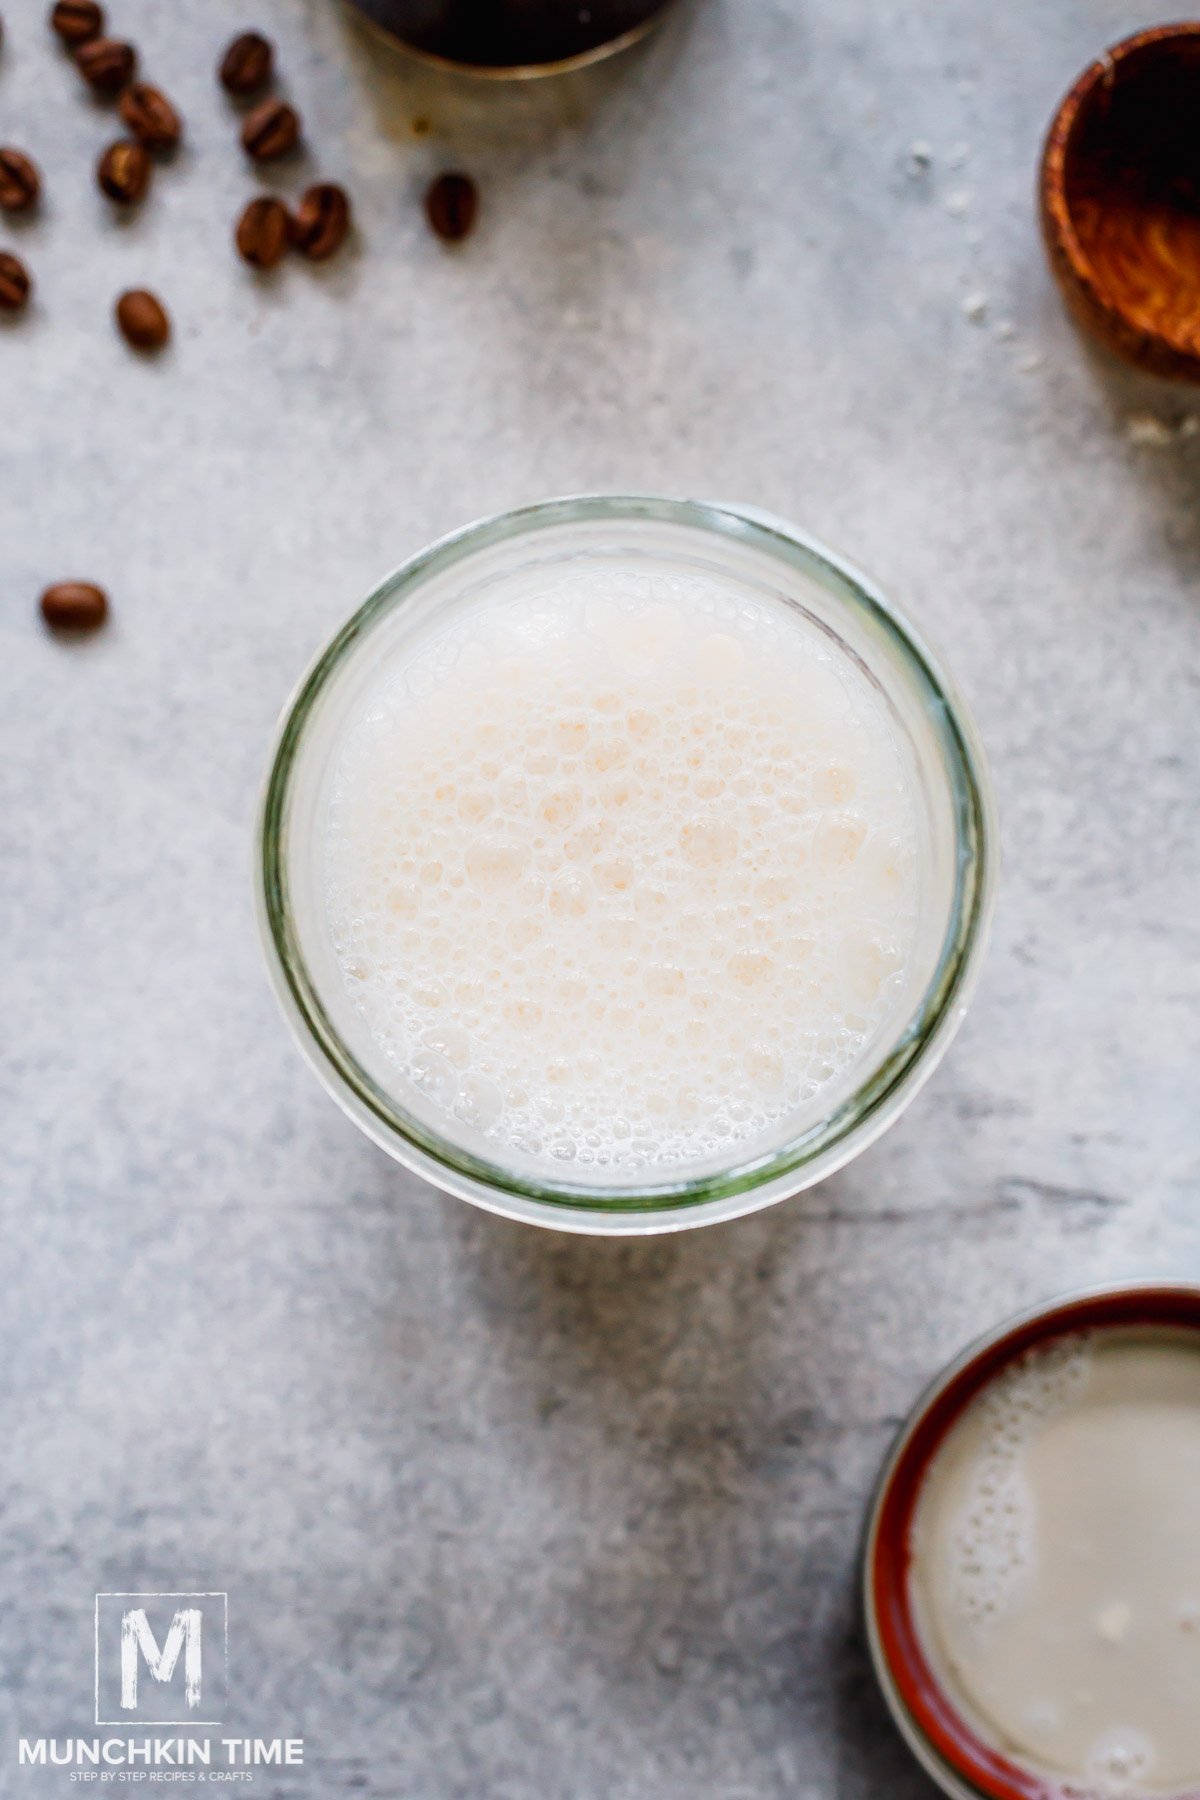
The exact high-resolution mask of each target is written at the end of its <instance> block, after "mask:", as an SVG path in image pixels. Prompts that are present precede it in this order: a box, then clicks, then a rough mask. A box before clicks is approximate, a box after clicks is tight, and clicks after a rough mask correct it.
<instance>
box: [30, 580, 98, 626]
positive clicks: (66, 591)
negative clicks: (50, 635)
mask: <svg viewBox="0 0 1200 1800" xmlns="http://www.w3.org/2000/svg"><path fill="white" fill-rule="evenodd" d="M42 617H43V619H45V621H46V623H47V625H49V626H50V627H51V628H52V629H53V630H54V631H95V629H96V627H97V626H98V625H103V623H104V621H105V619H106V618H107V617H108V595H107V594H106V593H105V592H104V589H103V588H99V587H96V585H95V584H94V583H93V582H91V581H56V582H55V583H54V586H53V587H48V588H47V589H46V591H45V593H44V594H43V595H42Z"/></svg>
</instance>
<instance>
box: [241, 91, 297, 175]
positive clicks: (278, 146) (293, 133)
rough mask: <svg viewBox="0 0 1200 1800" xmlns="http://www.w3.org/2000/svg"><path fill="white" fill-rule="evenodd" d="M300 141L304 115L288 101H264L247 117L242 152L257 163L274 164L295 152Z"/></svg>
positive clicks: (243, 130)
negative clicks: (280, 157)
mask: <svg viewBox="0 0 1200 1800" xmlns="http://www.w3.org/2000/svg"><path fill="white" fill-rule="evenodd" d="M299 138H300V115H299V113H298V112H297V111H296V109H295V107H294V106H289V105H288V104H287V102H286V101H285V100H264V101H263V102H262V104H261V105H260V106H256V107H255V108H254V111H253V112H250V113H247V114H246V120H245V123H244V124H243V126H242V148H243V149H244V150H245V152H246V154H247V156H252V157H253V158H254V160H255V162H273V161H274V160H275V158H276V157H277V156H286V155H287V153H288V151H289V150H294V149H295V147H296V144H297V143H298V141H299Z"/></svg>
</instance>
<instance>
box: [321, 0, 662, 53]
mask: <svg viewBox="0 0 1200 1800" xmlns="http://www.w3.org/2000/svg"><path fill="white" fill-rule="evenodd" d="M355 4H356V5H357V6H359V7H360V8H361V10H362V11H363V12H365V13H366V14H367V16H368V17H369V18H371V19H374V21H375V23H376V24H377V25H382V26H383V28H384V30H385V31H390V32H391V33H392V34H393V35H394V36H395V37H398V38H401V39H402V40H403V41H404V42H405V43H406V44H411V45H412V46H413V48H414V49H416V50H425V51H427V52H429V53H430V54H431V55H434V56H441V57H445V58H446V60H447V61H449V62H457V63H473V64H475V65H476V66H477V67H483V68H495V69H504V68H515V67H517V66H519V65H521V64H529V63H552V62H562V61H564V60H565V59H566V58H568V57H572V56H583V55H585V54H586V53H587V52H588V51H589V50H597V49H599V48H600V46H601V45H603V44H607V43H610V42H611V41H612V40H613V39H614V38H619V37H621V36H623V35H624V33H625V32H627V31H633V30H634V29H635V28H636V27H637V26H639V25H644V24H645V23H646V21H647V20H648V19H650V18H652V17H653V16H654V14H655V13H658V12H662V11H663V10H664V7H665V6H666V4H667V0H585V3H583V4H581V3H580V0H355Z"/></svg>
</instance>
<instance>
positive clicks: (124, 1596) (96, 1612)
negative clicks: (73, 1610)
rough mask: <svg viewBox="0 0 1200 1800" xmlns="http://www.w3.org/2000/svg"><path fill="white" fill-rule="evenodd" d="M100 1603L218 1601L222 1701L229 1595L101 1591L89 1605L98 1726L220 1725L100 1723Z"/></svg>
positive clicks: (215, 1722) (183, 1721)
mask: <svg viewBox="0 0 1200 1800" xmlns="http://www.w3.org/2000/svg"><path fill="white" fill-rule="evenodd" d="M102 1600H220V1601H221V1603H222V1604H221V1668H222V1671H223V1673H224V1676H225V1697H226V1699H228V1697H229V1594H228V1592H222V1591H221V1590H220V1589H219V1588H218V1589H216V1590H214V1591H213V1592H211V1593H207V1594H198V1593H158V1594H129V1593H122V1592H112V1591H110V1590H107V1589H102V1590H101V1592H99V1593H98V1594H97V1595H96V1598H95V1600H94V1601H93V1603H92V1615H93V1628H94V1635H95V1657H94V1662H93V1673H94V1675H95V1700H96V1707H95V1713H96V1723H97V1725H154V1726H159V1725H220V1724H221V1723H222V1722H223V1721H222V1720H220V1719H129V1718H125V1719H102V1718H101V1717H100V1602H101V1601H102Z"/></svg>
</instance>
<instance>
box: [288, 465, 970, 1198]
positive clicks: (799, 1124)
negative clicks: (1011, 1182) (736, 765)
mask: <svg viewBox="0 0 1200 1800" xmlns="http://www.w3.org/2000/svg"><path fill="white" fill-rule="evenodd" d="M614 562H615V563H617V564H619V565H620V566H622V567H628V566H629V565H630V564H632V565H634V566H637V567H639V568H642V569H644V570H645V571H646V572H648V573H653V572H654V571H655V570H659V571H662V572H669V573H671V574H673V575H678V574H680V573H683V574H687V573H692V574H695V575H701V576H705V577H707V578H708V579H710V580H713V581H715V582H717V583H718V584H720V585H722V586H724V587H726V588H728V589H731V590H732V591H734V592H739V591H740V592H742V593H748V594H752V595H753V596H754V598H755V599H756V600H757V602H758V603H759V604H760V605H762V604H764V603H765V604H768V605H770V606H773V607H775V606H777V607H781V608H785V609H797V608H798V609H801V610H802V611H803V612H804V613H805V614H806V615H807V617H808V619H809V620H810V621H812V622H815V623H816V624H817V625H818V626H819V627H820V628H821V629H822V630H824V631H825V632H827V633H828V634H829V636H830V637H831V639H832V640H834V641H835V642H836V644H838V645H839V646H840V647H841V649H842V650H843V652H844V653H846V654H848V655H849V656H850V657H852V658H853V659H854V660H855V662H856V663H857V665H858V667H859V669H860V671H861V672H863V673H864V674H865V675H866V677H867V679H868V680H869V681H870V682H871V683H872V684H873V686H874V687H875V689H876V691H877V693H878V694H879V695H880V696H881V697H882V699H883V701H884V702H885V704H886V705H887V707H888V709H889V711H890V714H891V718H892V722H893V726H894V728H895V731H896V734H897V738H898V740H899V741H900V743H901V746H902V750H903V753H904V755H905V757H906V759H907V761H908V764H909V768H910V773H911V776H912V786H913V791H914V795H915V801H916V805H917V809H918V813H919V825H920V838H921V848H920V864H921V873H920V923H919V927H918V933H917V942H916V946H915V950H914V955H913V958H912V962H911V966H910V970H909V974H908V978H907V986H906V988H905V991H904V993H903V994H902V996H901V997H900V998H899V1000H898V1001H897V1003H896V1005H895V1007H894V1008H893V1012H892V1015H891V1021H890V1023H889V1025H888V1027H887V1028H886V1030H885V1031H884V1032H883V1033H882V1034H881V1036H880V1037H879V1038H878V1039H877V1040H876V1041H875V1043H874V1044H873V1046H872V1047H871V1048H870V1049H869V1050H868V1051H867V1052H865V1053H864V1055H863V1057H862V1058H861V1059H860V1061H859V1062H857V1063H856V1064H855V1065H854V1066H853V1067H852V1068H851V1069H850V1070H849V1071H848V1072H847V1074H846V1075H845V1076H844V1077H843V1078H842V1080H841V1081H840V1082H837V1081H835V1082H833V1083H830V1084H828V1085H827V1086H826V1087H825V1088H823V1089H821V1091H820V1092H819V1093H818V1094H817V1095H816V1096H815V1097H814V1098H813V1099H812V1100H811V1101H809V1102H807V1103H805V1104H804V1105H802V1106H800V1107H798V1108H797V1109H796V1110H795V1111H794V1112H793V1113H791V1114H789V1115H787V1116H785V1117H784V1118H782V1119H780V1120H778V1121H777V1122H776V1123H775V1125H774V1126H772V1127H771V1128H770V1129H769V1130H768V1131H765V1132H763V1133H762V1134H760V1136H758V1137H756V1138H751V1139H748V1140H746V1141H744V1142H742V1143H739V1144H738V1145H736V1146H734V1147H733V1148H732V1149H731V1150H729V1151H728V1152H726V1153H725V1154H724V1155H723V1156H719V1157H708V1158H698V1159H696V1160H695V1161H693V1162H691V1163H684V1164H672V1165H670V1166H668V1167H663V1168H661V1169H655V1168H654V1167H650V1168H648V1169H644V1170H640V1171H635V1172H631V1171H630V1170H629V1169H608V1170H600V1169H598V1168H596V1167H592V1168H589V1169H587V1170H586V1172H585V1171H584V1170H582V1169H577V1168H573V1167H572V1166H571V1165H564V1164H561V1163H559V1164H555V1163H553V1162H552V1161H551V1159H550V1158H549V1157H548V1156H547V1157H544V1158H543V1157H535V1156H532V1155H526V1154H524V1153H522V1152H518V1151H517V1150H516V1149H515V1148H510V1147H508V1146H497V1144H496V1143H495V1142H494V1141H492V1140H490V1139H489V1138H488V1137H487V1136H486V1135H485V1134H483V1133H481V1132H478V1131H476V1130H474V1129H473V1128H472V1127H470V1126H469V1125H467V1124H466V1123H464V1122H462V1121H460V1120H459V1119H457V1118H455V1117H453V1116H451V1115H449V1114H448V1113H446V1112H445V1111H444V1110H443V1109H442V1108H440V1107H439V1106H437V1105H436V1104H435V1103H434V1102H433V1101H432V1100H430V1099H428V1098H427V1097H426V1096H425V1095H423V1094H422V1093H421V1092H420V1091H419V1090H418V1089H416V1088H415V1087H413V1086H411V1085H410V1084H408V1083H407V1082H406V1081H405V1079H404V1078H403V1076H402V1075H401V1074H400V1072H399V1071H398V1070H397V1069H396V1068H395V1066H394V1065H391V1064H389V1063H388V1061H387V1060H386V1058H385V1056H384V1054H383V1052H382V1051H381V1050H380V1048H379V1047H378V1045H377V1044H376V1043H375V1042H374V1041H373V1039H372V1038H371V1035H370V1033H369V1031H368V1029H367V1026H366V1024H365V1023H364V1021H363V1019H362V1018H361V1016H360V1015H359V1013H358V1011H357V1009H356V1007H355V1004H354V1002H353V1000H352V999H351V997H350V994H349V992H348V991H347V988H346V985H345V982H344V979H343V976H342V973H341V970H340V968H339V966H338V963H337V959H336V955H335V952H334V948H333V944H332V941H331V937H330V932H329V927H328V923H327V919H326V911H325V894H324V879H323V867H322V859H323V846H324V832H323V820H324V818H325V812H326V808H327V806H328V802H329V792H330V782H331V778H332V771H333V764H334V758H335V752H336V750H337V747H338V745H339V743H340V741H341V738H340V733H341V730H342V728H343V726H344V723H345V721H346V720H347V718H348V717H349V716H351V715H352V714H353V710H354V707H355V703H356V701H357V700H358V698H359V697H360V695H361V694H362V693H363V691H364V689H365V687H366V686H367V685H368V684H369V683H370V681H371V679H372V677H373V676H374V675H375V674H376V672H377V670H378V665H379V661H380V658H381V656H382V655H383V654H384V653H390V652H391V651H392V650H393V649H394V648H395V646H397V645H398V644H401V643H402V642H404V641H405V640H406V639H407V638H408V637H409V636H410V634H411V636H412V637H413V638H414V639H415V638H417V637H423V636H424V635H425V634H426V633H428V632H429V630H430V629H431V628H432V629H435V630H439V629H442V628H444V627H445V626H446V625H449V624H450V623H451V622H452V621H453V620H455V619H456V618H458V617H460V616H462V615H463V614H464V613H467V612H469V611H473V610H476V609H479V608H481V607H486V606H487V605H488V603H489V601H490V600H499V599H501V598H504V597H511V596H512V595H513V594H514V593H518V592H520V591H521V589H522V587H525V588H528V587H529V586H530V585H531V584H534V583H537V584H539V585H544V584H545V583H547V582H548V581H553V580H555V579H557V578H559V577H560V576H563V575H567V574H571V575H574V574H577V573H582V572H586V571H587V570H589V569H595V568H598V567H601V566H603V565H605V564H607V565H609V566H611V565H612V564H613V563H614ZM996 861H997V843H996V828H995V819H994V811H993V805H992V799H991V793H990V789H989V784H988V779H987V774H986V770H985V768H984V763H983V757H982V753H981V750H980V747H979V744H978V741H977V739H976V736H975V732H974V728H973V726H972V724H971V721H970V719H969V717H968V715H967V712H966V709H965V707H964V705H963V702H962V700H961V699H960V698H959V696H958V694H957V693H956V691H955V689H954V687H953V685H952V684H951V683H950V681H949V680H948V679H947V677H946V675H945V673H944V671H943V670H942V668H941V667H940V665H939V663H938V662H937V660H936V658H935V657H934V656H933V654H932V653H931V651H930V650H929V648H928V647H927V645H926V644H925V643H924V641H923V640H922V639H921V637H920V636H919V635H918V634H917V632H916V631H915V630H914V629H913V627H912V626H911V625H910V624H909V623H908V621H907V620H905V619H904V618H903V617H902V615H901V614H900V613H899V612H898V611H897V610H896V608H895V607H894V606H893V605H891V603H890V602H888V601H887V600H885V599H884V598H883V596H882V595H881V594H880V593H879V592H878V590H877V589H876V588H874V587H873V586H872V584H871V583H870V582H869V581H868V580H867V579H866V578H865V577H864V576H862V575H860V574H859V573H857V572H856V571H855V570H853V569H852V568H850V567H848V566H847V565H846V564H845V563H843V562H842V561H841V560H840V559H839V558H837V557H835V556H833V555H831V554H830V552H828V551H827V550H823V549H822V548H820V547H819V546H818V545H816V544H815V543H813V542H812V541H811V540H810V539H808V538H806V537H805V536H804V535H803V534H802V533H800V532H798V531H796V530H795V529H794V528H792V527H791V526H788V525H785V524H783V523H782V522H780V521H777V520H774V519H772V518H770V517H768V516H766V515H764V514H760V513H758V512H753V511H750V510H747V509H741V508H733V507H728V506H719V505H709V504H705V503H701V502H695V501H686V500H667V499H656V498H650V497H623V496H612V495H584V496H581V497H578V498H572V499H565V500H554V501H548V502H545V503H543V504H541V505H537V506H530V507H524V508H521V509H518V510H517V511H514V512H509V513H504V514H501V515H499V516H498V517H496V518H492V519H486V520H484V521H482V522H481V523H479V524H476V525H470V526H468V527H466V528H465V529H464V530H462V531H458V532H455V533H453V534H452V535H451V536H449V537H446V538H443V539H442V540H441V541H440V542H439V543H436V544H433V545H431V546H430V548H429V549H427V550H424V551H422V552H421V553H420V554H419V555H418V556H415V557H413V558H412V560H411V561H410V562H408V563H406V564H405V565H404V566H403V567H402V568H400V569H398V570H397V571H396V572H395V573H394V574H393V575H390V576H389V577H388V578H387V580H386V581H384V582H383V583H382V584H381V586H380V587H378V588H377V589H376V590H375V592H374V593H373V594H372V595H371V596H370V598H369V599H368V600H367V601H366V602H365V603H364V604H363V605H362V606H361V607H360V608H359V610H358V611H357V612H356V613H355V614H354V616H353V617H352V618H351V619H349V620H348V621H347V622H346V624H345V625H344V626H343V627H342V629H341V630H340V631H339V632H338V633H337V635H336V636H335V637H334V638H333V640H332V641H331V642H330V643H329V644H328V645H327V646H326V648H325V649H324V650H322V651H321V653H320V655H319V656H318V657H317V658H316V660H315V662H314V663H313V664H312V666H311V668H310V669H309V670H308V672H307V674H306V675H305V676H304V678H303V679H302V681H301V682H300V685H299V687H298V688H297V689H296V692H295V694H294V695H293V697H292V699H291V701H290V702H289V704H288V706H287V708H286V711H285V713H284V715H283V719H282V721H281V724H280V727H279V731H278V736H277V740H276V743H275V747H274V751H273V754H272V759H271V766H270V770H269V773H268V777H267V782H266V788H265V792H264V796H263V802H262V811H261V817H260V823H259V836H258V846H257V858H256V884H255V885H256V889H257V898H258V911H259V919H260V924H261V930H262V938H263V944H264V948H265V951H266V957H267V963H268V968H269V971H270V975H271V979H272V982H273V985H274V988H275V991H276V994H277V995H278V998H279V1001H280V1004H281V1006H282V1008H283V1011H284V1014H285V1016H286V1018H287V1019H288V1022H289V1023H290V1025H291V1027H292V1030H293V1031H294V1033H295V1035H296V1038H297V1041H298V1043H299V1045H300V1048H301V1050H302V1051H303V1052H304V1054H305V1056H306V1057H307V1058H308V1061H309V1062H310V1063H311V1065H312V1067H313V1068H314V1069H315V1071H316V1073H317V1074H318V1076H319V1077H320V1079H321V1080H322V1081H323V1083H324V1084H325V1086H326V1088H327V1089H328V1090H329V1092H330V1093H331V1094H332V1095H333V1097H334V1099H335V1100H337V1102H338V1103H339V1105H340V1106H341V1107H342V1108H343V1110H344V1111H345V1112H347V1113H348V1114H349V1116H350V1117H351V1118H352V1119H354V1120H355V1122H356V1123H357V1124H358V1125H360V1126H361V1127H362V1129H363V1130H364V1131H365V1132H367V1133H368V1135H369V1136H370V1137H372V1138H374V1140H375V1141H376V1143H378V1144H380V1145H381V1146H382V1147H383V1148H384V1149H385V1150H387V1151H388V1152H389V1154H391V1155H392V1156H394V1157H396V1158H397V1159H398V1160H399V1161H400V1162H402V1163H405V1164H406V1165H407V1166H408V1167H409V1168H411V1169H413V1170H415V1171H416V1172H417V1173H418V1174H420V1175H423V1176H425V1177H426V1178H427V1179H428V1180H430V1181H432V1182H434V1183H436V1184H437V1185H438V1186H439V1187H442V1188H444V1189H446V1190H447V1191H448V1192H450V1193H452V1194H457V1195H459V1196H460V1197H462V1198H463V1199H466V1200H470V1201H473V1202H475V1203H476V1204H477V1205H480V1206H483V1207H486V1208H488V1209H490V1210H491V1211H494V1212H498V1213H503V1214H506V1215H507V1216H508V1217H510V1218H515V1219H522V1220H526V1221H529V1222H531V1223H535V1224H541V1225H549V1226H555V1227H558V1228H560V1229H567V1230H575V1231H587V1232H604V1233H614V1234H621V1233H625V1234H639V1233H643V1232H654V1231H670V1230H678V1229H681V1228H683V1227H686V1226H692V1225H701V1224H709V1223H712V1222H713V1221H715V1220H718V1219H729V1218H736V1217H738V1216H739V1215H740V1214H743V1213H748V1212H753V1211H755V1210H757V1209H758V1208H759V1207H763V1206H767V1205H769V1204H770V1203H771V1202H772V1201H775V1200H779V1199H782V1198H783V1197H784V1196H785V1195H788V1194H793V1193H796V1192H797V1191H798V1190H799V1189H801V1188H804V1187H808V1186H810V1185H811V1184H812V1183H813V1182H814V1181H817V1180H819V1179H820V1178H821V1177H822V1176H825V1175H829V1174H831V1173H832V1172H833V1170H835V1169H837V1168H840V1167H841V1166H842V1164H844V1163H846V1162H847V1161H849V1160H850V1158H851V1157H853V1156H856V1155H857V1154H858V1152H859V1151H860V1150H862V1149H864V1148H865V1147H866V1146H867V1145H868V1144H869V1143H871V1142H872V1141H873V1139H875V1138H876V1137H878V1135H879V1134H880V1132H882V1131H883V1130H884V1129H885V1128H886V1127H887V1126H888V1125H889V1124H890V1123H891V1122H892V1120H893V1119H895V1118H896V1117H897V1116H898V1115H899V1113H900V1112H901V1111H902V1110H903V1108H904V1107H905V1106H906V1105H907V1104H908V1102H909V1101H910V1100H911V1099H912V1096H913V1094H914V1093H915V1092H916V1090H917V1088H918V1087H919V1086H920V1084H921V1083H922V1082H923V1081H924V1080H925V1078H926V1077H927V1076H928V1075H929V1074H930V1073H931V1072H932V1070H933V1069H934V1067H935V1066H936V1064H937V1063H938V1061H939V1060H940V1058H941V1056H942V1055H943V1053H944V1051H945V1049H946V1046H947V1044H948V1043H949V1041H950V1038H951V1037H952V1035H953V1033H954V1031H955V1029H956V1028H957V1026H958V1024H959V1022H960V1021H961V1019H962V1017H963V1014H964V1013H965V1011H966V1006H967V1002H968V999H969V997H970V994H971V991H972V989H973V987H974V983H975V979H976V975H977V973H978V966H979V960H980V956H981V953H982V950H983V946H984V942H985V938H986V934H987V926H988V922H989V918H990V913H991V906H992V897H993V889H994V884H995V874H996Z"/></svg>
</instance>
